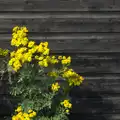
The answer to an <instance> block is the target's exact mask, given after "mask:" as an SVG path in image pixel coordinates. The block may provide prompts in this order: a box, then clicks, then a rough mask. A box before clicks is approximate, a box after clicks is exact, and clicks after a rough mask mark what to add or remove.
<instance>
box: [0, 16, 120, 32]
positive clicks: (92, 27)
mask: <svg viewBox="0 0 120 120" xmlns="http://www.w3.org/2000/svg"><path fill="white" fill-rule="evenodd" d="M23 24H24V25H25V26H27V27H28V29H29V31H30V32H120V22H119V21H118V22H116V21H113V22H111V21H108V22H106V21H105V22H104V21H97V19H96V21H95V20H94V21H78V20H76V21H75V20H74V19H72V20H69V19H66V20H59V19H55V18H54V19H48V20H41V19H34V20H32V19H25V20H24V19H16V20H13V19H0V32H1V33H2V32H11V29H12V28H13V27H14V26H16V25H23Z"/></svg>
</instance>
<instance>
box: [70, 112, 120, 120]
mask: <svg viewBox="0 0 120 120" xmlns="http://www.w3.org/2000/svg"><path fill="white" fill-rule="evenodd" d="M80 119H82V120H119V119H120V116H119V114H103V113H101V114H94V113H91V114H78V113H77V114H75V113H73V114H71V115H70V116H69V120H80Z"/></svg>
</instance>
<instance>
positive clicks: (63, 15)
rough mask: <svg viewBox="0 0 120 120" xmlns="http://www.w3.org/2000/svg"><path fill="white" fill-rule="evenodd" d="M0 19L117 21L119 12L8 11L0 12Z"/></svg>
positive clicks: (119, 17) (119, 15) (119, 16)
mask: <svg viewBox="0 0 120 120" xmlns="http://www.w3.org/2000/svg"><path fill="white" fill-rule="evenodd" d="M0 19H32V20H34V19H36V20H37V19H44V20H45V19H49V20H51V19H59V20H65V19H68V20H73V19H74V20H75V21H78V20H81V21H84V20H86V21H90V22H91V21H94V20H98V21H103V20H104V22H105V21H108V20H109V21H112V22H113V21H114V20H115V21H119V19H120V12H119V11H117V12H97V11H95V12H84V11H83V12H61V11H56V12H50V11H47V12H29V11H19V12H18V11H13V12H11V11H8V12H3V11H1V12H0Z"/></svg>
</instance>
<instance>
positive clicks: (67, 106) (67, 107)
mask: <svg viewBox="0 0 120 120" xmlns="http://www.w3.org/2000/svg"><path fill="white" fill-rule="evenodd" d="M61 105H62V106H64V107H65V112H66V113H67V114H68V113H69V109H70V108H72V104H71V103H70V102H69V100H64V101H63V102H61Z"/></svg>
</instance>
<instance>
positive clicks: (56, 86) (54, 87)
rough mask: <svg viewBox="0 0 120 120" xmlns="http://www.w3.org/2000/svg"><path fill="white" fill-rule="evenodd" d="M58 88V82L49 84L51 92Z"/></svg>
mask: <svg viewBox="0 0 120 120" xmlns="http://www.w3.org/2000/svg"><path fill="white" fill-rule="evenodd" d="M59 88H60V85H59V84H58V82H56V83H53V84H52V86H51V89H52V91H53V92H57V91H58V90H59Z"/></svg>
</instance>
